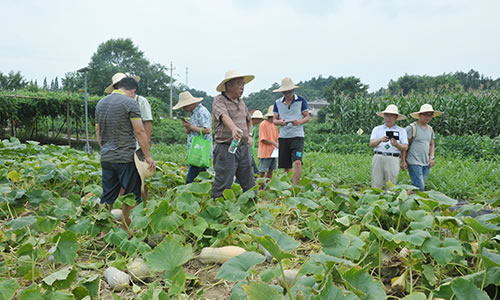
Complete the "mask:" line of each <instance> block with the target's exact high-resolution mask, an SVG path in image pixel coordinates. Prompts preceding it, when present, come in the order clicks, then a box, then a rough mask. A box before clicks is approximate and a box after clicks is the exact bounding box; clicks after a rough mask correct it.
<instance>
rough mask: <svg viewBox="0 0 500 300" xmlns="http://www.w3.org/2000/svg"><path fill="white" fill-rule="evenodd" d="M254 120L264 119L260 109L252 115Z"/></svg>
mask: <svg viewBox="0 0 500 300" xmlns="http://www.w3.org/2000/svg"><path fill="white" fill-rule="evenodd" d="M251 118H252V119H264V116H263V115H262V112H261V111H260V110H258V109H256V110H255V111H254V112H253V114H252V117H251Z"/></svg>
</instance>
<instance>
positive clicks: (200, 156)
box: [188, 128, 210, 168]
mask: <svg viewBox="0 0 500 300" xmlns="http://www.w3.org/2000/svg"><path fill="white" fill-rule="evenodd" d="M202 130H203V128H200V136H194V137H193V140H192V141H191V148H190V150H189V155H188V164H189V165H191V166H195V167H203V168H208V167H210V140H206V139H205V137H204V136H203V132H202Z"/></svg>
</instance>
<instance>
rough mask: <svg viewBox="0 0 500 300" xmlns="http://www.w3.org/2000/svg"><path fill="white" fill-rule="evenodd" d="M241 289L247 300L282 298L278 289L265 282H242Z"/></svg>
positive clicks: (280, 299)
mask: <svg viewBox="0 0 500 300" xmlns="http://www.w3.org/2000/svg"><path fill="white" fill-rule="evenodd" d="M242 287H243V290H244V291H245V293H247V295H248V300H262V299H266V300H283V299H284V297H283V295H280V294H279V293H278V291H277V290H276V289H275V288H273V287H271V286H269V285H267V284H265V283H260V282H252V283H250V284H244V285H243V286H242Z"/></svg>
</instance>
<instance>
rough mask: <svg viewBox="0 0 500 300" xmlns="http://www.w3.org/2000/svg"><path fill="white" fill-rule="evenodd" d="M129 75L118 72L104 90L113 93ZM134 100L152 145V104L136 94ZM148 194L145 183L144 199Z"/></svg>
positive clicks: (137, 77)
mask: <svg viewBox="0 0 500 300" xmlns="http://www.w3.org/2000/svg"><path fill="white" fill-rule="evenodd" d="M125 77H127V75H125V74H124V73H121V72H118V73H116V74H115V75H113V77H112V78H111V84H110V85H109V86H108V87H107V88H106V89H105V90H104V93H105V94H111V93H113V92H115V91H116V90H118V84H119V83H120V81H121V80H122V79H123V78H125ZM132 78H134V79H135V80H136V81H137V82H139V80H141V78H140V77H139V76H132ZM134 100H135V101H136V102H137V103H138V104H139V110H140V111H141V119H142V125H143V126H144V130H145V131H146V136H147V138H148V143H149V145H150V146H151V132H152V128H153V114H152V113H151V105H149V102H148V100H147V99H146V98H144V97H143V96H139V95H135V97H134ZM98 132H99V130H98V128H96V135H98ZM136 148H139V144H138V143H136ZM123 193H124V189H123V187H122V188H121V190H120V196H121V195H123ZM147 196H148V186H147V185H145V186H144V188H143V192H142V199H143V200H144V201H146V199H147Z"/></svg>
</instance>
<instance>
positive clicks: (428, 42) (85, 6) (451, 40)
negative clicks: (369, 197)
mask: <svg viewBox="0 0 500 300" xmlns="http://www.w3.org/2000/svg"><path fill="white" fill-rule="evenodd" d="M0 11H2V25H1V26H0V33H1V34H0V46H1V47H0V72H3V73H7V72H9V71H11V70H13V71H21V73H22V75H24V77H25V78H26V79H28V80H31V79H33V80H35V79H36V80H38V83H39V84H41V83H42V81H43V78H44V77H47V79H48V81H49V83H50V80H52V79H54V78H55V77H56V76H57V77H59V78H61V77H64V74H65V73H66V72H71V71H75V70H77V69H79V68H81V67H84V66H86V65H87V64H88V63H89V61H90V58H91V56H92V54H93V53H95V52H96V50H97V47H98V45H99V44H101V43H103V42H105V41H107V40H109V39H116V38H131V39H132V40H133V42H134V44H135V45H136V46H138V47H139V49H140V50H141V51H143V52H144V54H145V56H146V58H147V59H148V60H149V61H151V62H153V63H160V64H163V65H165V66H168V65H169V64H170V62H173V64H174V67H175V68H176V70H175V71H174V78H176V79H177V80H178V81H180V82H183V83H185V82H186V68H189V74H188V84H189V86H190V87H193V88H196V89H199V90H204V91H206V92H207V93H208V94H210V95H215V94H216V91H215V87H216V86H217V84H218V83H219V82H220V81H221V80H222V79H223V78H224V73H225V72H226V71H227V70H228V69H237V70H239V71H241V72H243V73H250V74H254V75H255V76H256V77H255V80H254V81H253V82H251V83H249V84H248V85H247V87H246V91H245V93H247V94H248V93H251V92H256V91H258V90H260V89H264V88H268V87H270V86H271V85H272V84H273V83H274V82H280V81H281V79H282V78H283V77H285V76H289V77H291V78H292V79H293V80H294V81H295V82H298V81H305V80H309V79H311V78H312V77H317V76H319V75H322V76H323V77H327V76H329V75H333V76H335V77H340V76H356V77H359V78H360V79H361V81H362V82H363V83H365V84H368V85H369V86H370V91H375V90H378V89H379V88H381V87H387V83H388V82H389V80H390V79H397V78H398V77H400V76H403V75H404V74H405V73H407V74H418V75H424V74H427V75H439V74H443V73H450V72H455V71H464V72H467V71H468V70H470V69H471V68H472V69H475V70H477V71H479V72H480V73H482V74H484V75H486V76H489V77H493V78H498V77H500V1H498V0H475V1H472V0H471V1H466V0H349V1H347V0H345V1H342V0H330V1H328V0H323V1H314V0H304V1H302V0H289V1H285V0H281V1H279V0H276V1H273V0H265V1H264V0H233V1H231V0H220V1H219V0H210V1H207V0H205V1H202V0H199V1H195V0H182V1H181V0H178V1H147V0H142V1H131V0H122V1H108V0H99V1H97V0H87V1H73V0H61V1H56V0H45V1H38V0H17V1H16V0H1V2H0ZM138 75H140V74H138ZM110 80H111V79H110Z"/></svg>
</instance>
